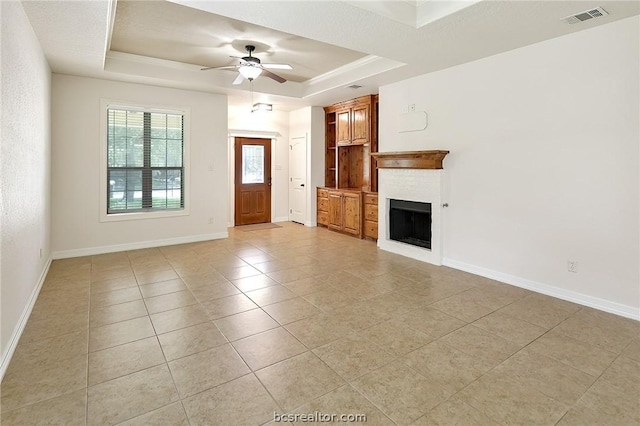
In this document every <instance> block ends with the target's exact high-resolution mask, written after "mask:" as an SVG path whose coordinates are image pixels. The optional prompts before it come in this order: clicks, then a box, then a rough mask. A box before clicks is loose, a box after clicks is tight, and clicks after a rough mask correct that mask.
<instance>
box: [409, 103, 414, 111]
mask: <svg viewBox="0 0 640 426" xmlns="http://www.w3.org/2000/svg"><path fill="white" fill-rule="evenodd" d="M409 112H416V104H409Z"/></svg>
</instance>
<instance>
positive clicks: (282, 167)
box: [228, 103, 289, 224]
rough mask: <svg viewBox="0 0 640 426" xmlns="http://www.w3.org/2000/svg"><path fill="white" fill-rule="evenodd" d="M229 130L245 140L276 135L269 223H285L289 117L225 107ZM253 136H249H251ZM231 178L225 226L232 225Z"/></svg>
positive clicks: (230, 159)
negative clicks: (236, 132) (245, 132)
mask: <svg viewBox="0 0 640 426" xmlns="http://www.w3.org/2000/svg"><path fill="white" fill-rule="evenodd" d="M229 129H231V130H242V131H247V132H248V134H247V137H257V138H261V137H266V138H270V137H271V136H262V135H260V132H265V133H269V134H273V133H276V134H277V136H276V137H275V144H274V145H272V148H273V149H272V151H271V166H272V174H271V179H272V185H271V205H272V211H271V221H272V222H282V221H287V220H289V185H288V179H289V113H288V112H284V111H271V112H256V113H252V112H251V105H249V104H248V103H247V105H246V106H245V105H242V106H229ZM251 134H253V135H251ZM230 154H231V155H230V156H229V161H230V167H229V171H230V173H231V172H233V151H232V150H231V151H230ZM233 195H234V193H233V176H230V186H229V195H228V196H229V212H228V221H229V224H233V222H234V206H233V199H234V198H233Z"/></svg>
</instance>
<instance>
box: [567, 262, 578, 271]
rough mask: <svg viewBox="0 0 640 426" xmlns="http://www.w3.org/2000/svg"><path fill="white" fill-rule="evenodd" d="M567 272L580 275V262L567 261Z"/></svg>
mask: <svg viewBox="0 0 640 426" xmlns="http://www.w3.org/2000/svg"><path fill="white" fill-rule="evenodd" d="M567 271H569V272H573V273H575V274H577V273H578V262H577V261H576V260H568V261H567Z"/></svg>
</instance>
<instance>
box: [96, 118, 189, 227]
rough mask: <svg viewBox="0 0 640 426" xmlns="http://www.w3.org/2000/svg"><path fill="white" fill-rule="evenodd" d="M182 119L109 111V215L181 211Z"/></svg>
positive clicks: (183, 189) (183, 171)
mask: <svg viewBox="0 0 640 426" xmlns="http://www.w3.org/2000/svg"><path fill="white" fill-rule="evenodd" d="M184 140H185V138H184V114H183V113H169V112H155V111H148V110H140V109H126V108H113V107H108V108H107V141H106V142H107V143H106V145H107V146H106V148H107V153H106V154H107V158H106V160H107V168H106V170H107V173H106V183H107V203H106V210H107V214H109V215H113V214H120V213H134V212H156V211H168V210H183V209H184V205H185V167H184V150H185V143H184Z"/></svg>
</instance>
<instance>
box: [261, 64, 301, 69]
mask: <svg viewBox="0 0 640 426" xmlns="http://www.w3.org/2000/svg"><path fill="white" fill-rule="evenodd" d="M262 68H267V69H272V70H292V69H293V67H292V66H291V65H289V64H262Z"/></svg>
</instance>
